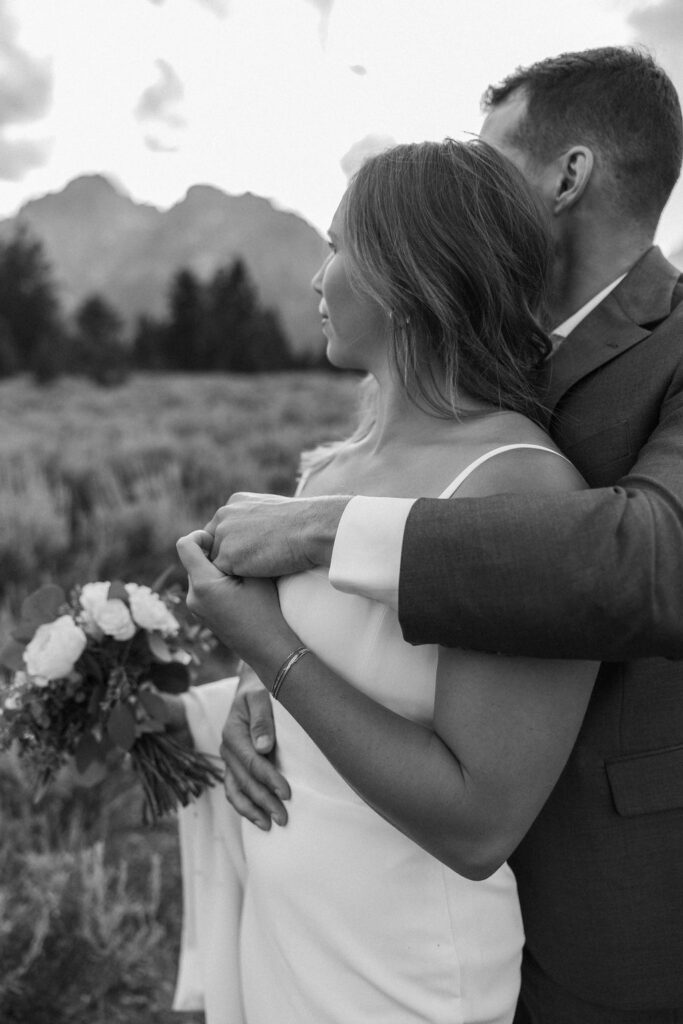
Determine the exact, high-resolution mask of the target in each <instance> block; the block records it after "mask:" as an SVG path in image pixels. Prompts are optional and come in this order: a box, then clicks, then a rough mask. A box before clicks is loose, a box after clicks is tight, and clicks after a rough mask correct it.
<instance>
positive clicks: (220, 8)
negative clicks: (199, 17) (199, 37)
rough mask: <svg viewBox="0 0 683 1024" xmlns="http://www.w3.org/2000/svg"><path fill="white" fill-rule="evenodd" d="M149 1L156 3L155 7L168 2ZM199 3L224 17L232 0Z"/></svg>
mask: <svg viewBox="0 0 683 1024" xmlns="http://www.w3.org/2000/svg"><path fill="white" fill-rule="evenodd" d="M149 2H150V3H151V4H154V5H155V7H161V5H162V4H164V3H166V0H149ZM199 3H200V4H201V5H202V7H208V8H209V10H210V11H213V13H214V14H217V15H218V17H219V18H224V17H225V16H226V14H227V13H228V10H229V7H230V0H199Z"/></svg>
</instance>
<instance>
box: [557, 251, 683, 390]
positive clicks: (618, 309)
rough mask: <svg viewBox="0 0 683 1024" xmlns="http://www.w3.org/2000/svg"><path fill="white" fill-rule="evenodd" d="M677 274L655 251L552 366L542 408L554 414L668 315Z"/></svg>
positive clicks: (570, 339)
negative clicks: (577, 387)
mask: <svg viewBox="0 0 683 1024" xmlns="http://www.w3.org/2000/svg"><path fill="white" fill-rule="evenodd" d="M678 277H679V272H678V271H677V270H676V268H675V267H672V266H671V264H670V263H668V262H667V260H665V259H664V257H663V256H662V254H661V252H660V251H659V249H657V248H655V247H653V248H652V249H649V250H648V252H646V253H645V255H644V256H642V257H641V259H640V260H639V261H638V263H636V265H635V266H634V267H633V269H632V270H631V271H630V272H629V274H628V275H627V276H626V277H625V278H624V280H623V281H622V282H621V284H620V285H618V286H617V288H615V289H614V291H613V292H610V294H609V295H608V296H607V298H605V299H604V300H603V301H602V302H601V303H600V305H599V306H596V308H595V309H594V310H593V311H592V312H591V313H589V315H588V316H587V317H586V318H585V320H582V321H581V323H580V324H579V325H578V327H576V328H575V329H574V330H573V331H572V333H571V334H570V335H569V337H568V338H567V340H566V341H564V342H563V343H562V345H560V348H559V349H558V351H557V352H556V353H555V355H554V356H553V357H552V359H551V360H550V364H549V367H548V385H547V389H546V393H545V396H544V402H545V404H546V405H547V406H548V408H549V409H551V410H552V409H554V408H555V406H556V405H557V403H558V402H559V400H560V399H561V398H562V396H563V395H564V394H565V393H566V392H567V391H568V390H569V389H570V388H571V387H573V385H574V384H576V383H577V381H579V380H581V379H582V378H583V377H586V376H587V375H588V374H589V373H592V372H593V370H596V369H598V367H600V366H603V365H604V364H605V363H607V362H609V361H610V360H611V359H614V358H616V356H618V355H621V353H622V352H625V351H626V350H627V349H629V348H631V347H632V346H633V345H636V344H637V343H638V342H639V341H642V340H643V338H646V337H647V336H648V335H649V334H650V333H651V329H652V325H654V324H656V323H658V322H659V321H661V320H663V319H664V318H665V317H666V316H668V315H669V313H670V311H671V304H672V293H673V289H674V286H675V285H676V282H677V280H678Z"/></svg>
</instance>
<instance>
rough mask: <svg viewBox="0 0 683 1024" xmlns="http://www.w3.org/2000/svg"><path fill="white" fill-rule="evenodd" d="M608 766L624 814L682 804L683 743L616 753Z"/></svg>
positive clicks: (614, 791)
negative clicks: (622, 754)
mask: <svg viewBox="0 0 683 1024" xmlns="http://www.w3.org/2000/svg"><path fill="white" fill-rule="evenodd" d="M605 768H606V769H607V778H608V779H609V785H610V789H611V791H612V799H613V800H614V806H615V807H616V810H617V813H618V814H620V815H622V817H626V818H631V817H635V816H636V815H639V814H654V813H656V812H658V811H671V810H676V809H680V808H683V745H682V746H676V747H666V748H664V749H662V750H650V751H648V752H647V753H644V754H633V755H630V756H628V757H617V758H614V760H611V761H607V762H606V764H605Z"/></svg>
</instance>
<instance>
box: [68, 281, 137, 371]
mask: <svg viewBox="0 0 683 1024" xmlns="http://www.w3.org/2000/svg"><path fill="white" fill-rule="evenodd" d="M74 321H75V324H76V337H75V339H74V357H75V363H76V366H75V368H76V369H77V370H80V371H81V372H83V373H85V375H86V376H87V377H90V378H91V380H94V381H96V383H98V384H101V385H103V386H113V385H116V384H120V383H122V381H123V380H125V378H126V376H127V374H128V354H127V352H126V348H125V346H124V343H123V333H122V332H123V322H122V320H121V318H120V317H119V315H118V313H117V312H116V310H115V309H114V308H113V307H112V306H110V305H109V303H108V302H107V301H106V300H105V299H104V298H103V297H102V296H101V295H90V296H89V297H88V298H86V299H84V300H83V302H82V303H81V305H80V306H79V307H78V309H77V310H76V313H75V315H74Z"/></svg>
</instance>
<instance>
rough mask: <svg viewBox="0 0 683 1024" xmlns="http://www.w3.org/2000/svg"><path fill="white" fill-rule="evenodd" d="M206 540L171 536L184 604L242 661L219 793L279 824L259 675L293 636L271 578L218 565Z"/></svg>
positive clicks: (278, 786)
mask: <svg viewBox="0 0 683 1024" xmlns="http://www.w3.org/2000/svg"><path fill="white" fill-rule="evenodd" d="M213 544H214V537H213V536H212V534H210V533H209V532H208V531H207V530H194V531H193V532H192V533H189V534H187V536H185V537H181V538H180V540H179V541H178V543H177V550H178V555H179V557H180V560H181V562H182V563H183V565H184V566H185V568H186V569H187V574H188V583H189V586H188V594H187V606H188V608H189V610H190V611H191V612H192V613H193V614H194V615H196V616H197V617H198V618H199V619H200V620H201V621H202V622H203V623H205V624H206V625H207V626H208V627H209V628H210V629H211V630H212V632H213V633H214V634H215V635H216V636H217V637H218V638H219V639H220V640H221V641H222V642H223V643H225V644H226V646H228V647H230V648H231V649H232V650H233V651H235V652H236V653H237V654H239V655H240V656H241V657H242V658H243V659H244V661H245V662H246V663H247V665H246V666H245V667H244V668H243V673H242V676H243V680H242V683H243V684H247V685H246V686H245V685H242V684H241V685H240V688H239V690H238V692H237V695H236V697H235V699H234V701H233V705H232V708H231V710H230V714H229V716H228V719H227V721H226V723H225V726H224V729H223V743H222V745H221V750H220V753H221V756H222V758H223V760H224V762H225V793H226V796H227V798H228V800H229V802H230V803H231V804H232V806H233V807H234V808H235V810H237V811H238V812H239V813H240V814H241V815H243V816H244V817H247V818H249V820H250V821H253V822H254V824H256V825H258V826H259V827H260V828H263V829H268V828H270V824H271V820H274V821H276V822H278V824H282V825H284V824H285V822H286V821H287V812H286V810H285V808H284V804H283V803H282V801H283V800H286V799H287V798H288V797H289V795H290V793H289V787H288V785H287V782H286V781H285V779H284V778H283V777H282V775H281V774H280V773H279V772H277V771H276V769H275V768H274V766H273V765H272V763H271V761H270V759H269V758H268V757H267V756H266V755H267V754H269V753H271V752H272V749H273V747H274V745H275V728H274V723H273V716H272V711H271V705H270V700H269V698H268V696H267V694H266V692H265V690H264V689H263V688H262V687H261V685H260V683H259V678H260V679H261V680H263V681H265V682H268V681H272V679H273V678H274V676H275V673H276V672H277V669H278V668H279V666H280V665H281V664H282V662H283V660H284V659H285V658H286V656H287V655H288V654H289V653H290V651H292V650H293V649H294V648H295V647H297V646H298V644H299V640H298V638H297V637H296V635H295V634H294V633H293V632H292V631H291V630H290V629H289V627H288V626H287V623H286V622H285V620H284V618H283V616H282V613H281V611H280V604H279V600H278V596H277V589H276V587H275V584H274V582H273V581H272V580H270V579H267V580H266V579H261V580H259V579H241V578H239V577H236V576H228V575H226V574H225V573H223V572H221V571H220V569H218V568H217V567H216V565H215V564H213V563H212V562H211V559H210V552H211V549H212V547H213ZM249 665H251V666H253V668H254V669H255V670H256V672H258V677H257V675H256V674H255V672H254V671H250V670H249V668H248V666H249Z"/></svg>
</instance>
